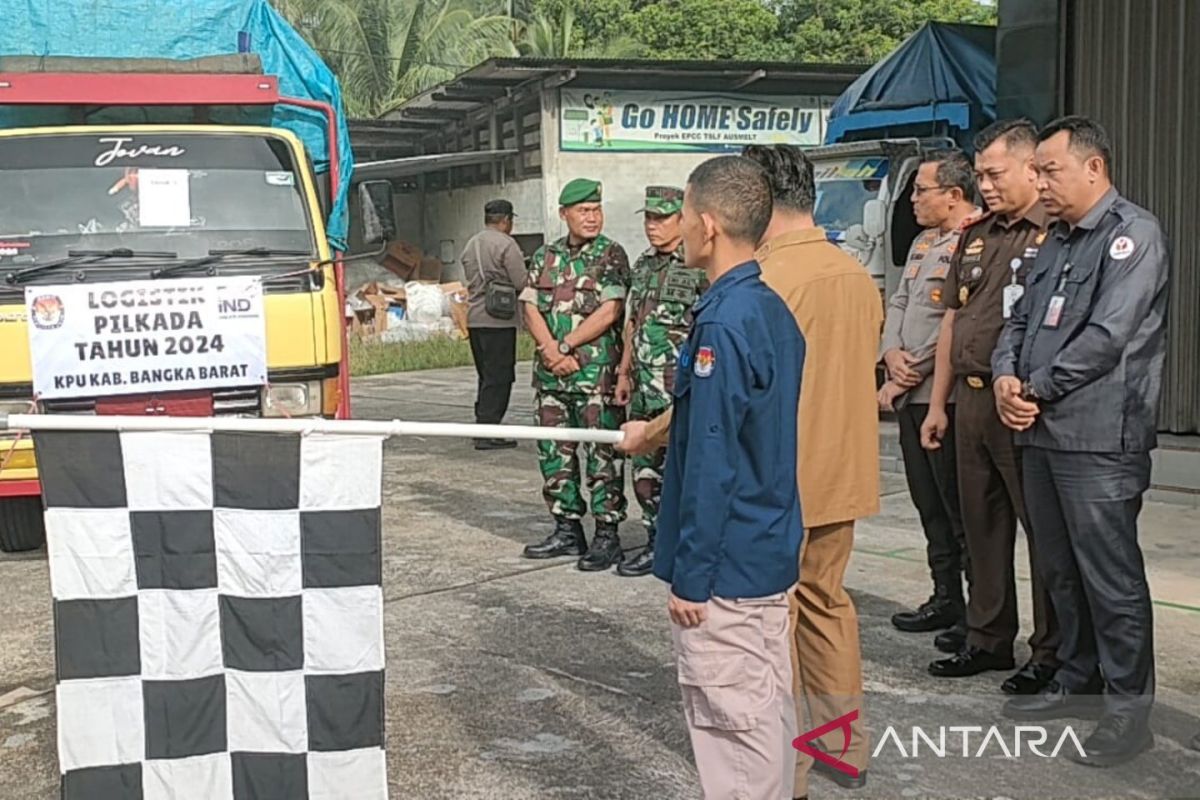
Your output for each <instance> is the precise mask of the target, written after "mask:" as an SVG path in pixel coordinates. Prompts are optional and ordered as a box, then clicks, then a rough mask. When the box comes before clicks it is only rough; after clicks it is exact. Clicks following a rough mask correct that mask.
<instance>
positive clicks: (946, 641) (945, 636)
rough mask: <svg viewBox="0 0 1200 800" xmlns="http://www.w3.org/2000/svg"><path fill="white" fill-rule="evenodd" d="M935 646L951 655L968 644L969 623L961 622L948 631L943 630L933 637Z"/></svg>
mask: <svg viewBox="0 0 1200 800" xmlns="http://www.w3.org/2000/svg"><path fill="white" fill-rule="evenodd" d="M933 646H934V647H936V648H937V649H938V650H939V651H941V652H943V653H950V654H951V655H953V654H955V653H957V652H959V651H960V650H962V649H963V648H964V647H966V646H967V625H966V623H965V622H961V621H960V622H959V623H958V624H956V625H955V626H954V627H953V628H951V629H950V630H948V631H942V632H941V633H939V634H938V635H937V636H935V637H933Z"/></svg>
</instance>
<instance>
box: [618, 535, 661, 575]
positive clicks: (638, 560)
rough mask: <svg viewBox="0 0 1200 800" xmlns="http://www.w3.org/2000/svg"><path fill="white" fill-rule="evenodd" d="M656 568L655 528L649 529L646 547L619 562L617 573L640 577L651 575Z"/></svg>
mask: <svg viewBox="0 0 1200 800" xmlns="http://www.w3.org/2000/svg"><path fill="white" fill-rule="evenodd" d="M652 569H654V528H650V529H649V530H648V531H647V539H646V547H645V549H643V550H639V551H637V552H636V553H634V555H633V556H632V557H631V558H630V559H629V560H628V561H622V562H621V563H620V564H617V574H618V575H620V576H621V577H624V578H639V577H641V576H642V575H649V574H650V571H651V570H652Z"/></svg>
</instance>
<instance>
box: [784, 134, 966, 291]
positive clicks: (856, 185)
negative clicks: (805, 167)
mask: <svg viewBox="0 0 1200 800" xmlns="http://www.w3.org/2000/svg"><path fill="white" fill-rule="evenodd" d="M955 146H956V145H955V142H954V140H952V139H949V138H926V139H919V138H907V139H876V140H871V141H862V142H850V143H847V144H832V145H825V146H823V147H814V148H812V149H811V150H808V151H807V152H806V154H807V156H808V158H809V160H811V161H812V164H813V177H814V178H815V180H816V190H817V198H816V206H815V207H814V209H813V216H814V218H815V220H816V223H817V225H819V226H821V227H822V228H824V229H825V233H826V235H827V236H828V237H829V239H830V241H832V242H834V243H836V244H837V245H838V246H839V247H841V248H842V249H843V250H845V251H846V252H847V253H850V254H851V255H853V256H854V257H855V258H857V259H858V260H859V261H861V262H862V263H863V264H864V265H865V266H866V268H867V271H868V272H869V273H870V275H871V277H872V278H874V279H875V282H876V284H877V285H878V286H879V291H880V295H881V298H883V299H884V300H885V301H886V298H888V297H890V296H891V295H892V293H893V292H894V291H895V290H896V287H897V286H898V285H899V283H900V276H901V274H902V273H903V271H904V262H905V259H906V258H907V257H908V249H909V247H911V246H912V243H913V240H914V239H916V237H917V236H918V235H919V234H920V232H921V229H920V227H919V226H918V225H917V223H916V219H915V218H914V217H913V205H912V190H913V181H914V180H916V175H917V167H919V166H920V164H921V160H922V158H924V156H925V155H926V154H928V153H930V152H932V151H934V150H940V149H944V148H951V147H955Z"/></svg>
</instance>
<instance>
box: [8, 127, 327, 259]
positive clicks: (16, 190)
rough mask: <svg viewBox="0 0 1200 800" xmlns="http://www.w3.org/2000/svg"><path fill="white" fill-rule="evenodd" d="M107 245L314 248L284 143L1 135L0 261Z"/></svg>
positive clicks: (172, 136)
mask: <svg viewBox="0 0 1200 800" xmlns="http://www.w3.org/2000/svg"><path fill="white" fill-rule="evenodd" d="M114 248H128V249H130V250H135V251H140V250H155V251H169V252H173V253H177V254H178V256H179V258H196V257H203V256H206V255H208V254H209V253H210V251H213V250H250V249H254V248H268V249H271V250H276V249H282V250H296V251H303V252H306V253H315V252H316V250H315V237H314V233H313V225H312V222H311V219H310V216H309V211H308V209H307V207H306V204H305V201H304V195H303V194H302V193H301V180H300V175H299V170H298V168H297V165H296V163H295V158H294V157H293V153H292V150H291V148H290V146H289V145H288V143H287V141H286V140H284V139H281V138H277V137H273V136H269V135H261V136H256V135H249V134H225V133H219V132H212V133H194V132H192V133H152V134H151V133H146V134H143V133H102V132H94V131H93V132H80V133H70V134H57V135H41V134H37V135H19V136H10V137H0V268H3V267H6V266H8V267H18V268H20V267H25V266H36V265H38V264H41V263H45V262H47V261H53V260H56V259H61V258H63V257H65V256H66V255H67V251H69V250H72V251H78V250H111V249H114ZM96 268H97V269H104V267H103V266H97V267H96Z"/></svg>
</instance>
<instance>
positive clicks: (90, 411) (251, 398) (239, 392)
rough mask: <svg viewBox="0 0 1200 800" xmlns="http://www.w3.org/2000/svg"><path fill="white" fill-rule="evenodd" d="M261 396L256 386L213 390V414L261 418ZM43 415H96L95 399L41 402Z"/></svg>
mask: <svg viewBox="0 0 1200 800" xmlns="http://www.w3.org/2000/svg"><path fill="white" fill-rule="evenodd" d="M261 404H262V395H261V394H260V393H259V389H258V387H256V386H239V387H234V388H232V389H215V390H214V391H213V414H214V415H215V416H218V417H257V416H261V412H262V408H261ZM41 407H42V413H44V414H85V415H94V414H95V413H96V398H94V397H83V398H71V399H68V400H43V401H41Z"/></svg>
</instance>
